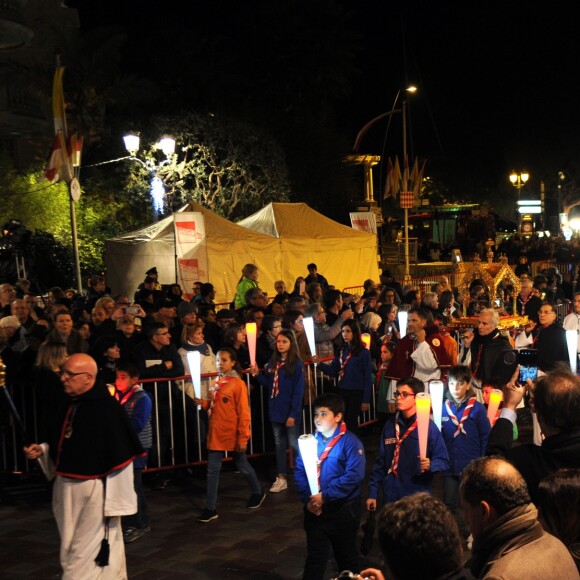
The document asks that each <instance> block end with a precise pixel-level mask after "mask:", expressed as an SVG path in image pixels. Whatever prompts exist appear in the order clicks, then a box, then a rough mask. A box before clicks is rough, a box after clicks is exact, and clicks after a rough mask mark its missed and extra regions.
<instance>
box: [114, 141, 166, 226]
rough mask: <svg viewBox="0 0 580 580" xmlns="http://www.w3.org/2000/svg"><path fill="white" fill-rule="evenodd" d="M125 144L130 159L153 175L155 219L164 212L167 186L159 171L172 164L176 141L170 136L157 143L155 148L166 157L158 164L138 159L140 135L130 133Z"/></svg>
mask: <svg viewBox="0 0 580 580" xmlns="http://www.w3.org/2000/svg"><path fill="white" fill-rule="evenodd" d="M123 141H124V142H125V149H127V152H128V153H129V159H131V160H133V161H137V162H139V163H140V164H141V165H142V166H143V167H144V168H145V170H146V171H147V172H148V173H149V174H150V175H151V182H150V190H149V191H150V193H151V197H152V199H153V211H154V214H155V218H156V219H157V216H158V215H159V214H160V213H161V212H162V211H163V202H164V199H165V186H164V184H163V180H162V179H161V178H160V177H159V171H160V170H161V168H162V167H164V166H165V165H167V164H168V163H171V161H172V159H173V156H174V154H175V139H173V138H172V137H170V136H168V135H164V136H163V137H161V139H160V140H159V141H158V143H156V145H155V148H156V149H161V151H163V154H164V155H165V159H164V160H163V161H161V162H160V163H156V162H155V160H154V159H151V158H148V159H145V161H143V160H142V159H139V157H137V153H138V152H139V146H140V139H139V134H138V133H129V134H127V135H125V136H123Z"/></svg>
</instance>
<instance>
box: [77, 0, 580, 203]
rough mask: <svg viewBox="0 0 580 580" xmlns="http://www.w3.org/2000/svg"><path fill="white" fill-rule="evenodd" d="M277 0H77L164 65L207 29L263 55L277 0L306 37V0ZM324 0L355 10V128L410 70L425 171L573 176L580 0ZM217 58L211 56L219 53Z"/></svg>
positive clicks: (349, 115) (459, 175) (346, 129)
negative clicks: (262, 34) (261, 28)
mask: <svg viewBox="0 0 580 580" xmlns="http://www.w3.org/2000/svg"><path fill="white" fill-rule="evenodd" d="M276 2H278V4H279V5H282V4H284V0H275V2H272V1H270V2H268V3H264V2H258V1H248V2H239V1H236V2H233V1H232V2H227V1H215V2H210V3H201V2H191V1H190V2H182V1H180V2H175V1H172V0H166V1H164V2H160V1H156V2H152V1H150V0H139V1H136V0H127V1H125V2H110V1H109V0H98V1H91V0H76V2H75V4H76V5H78V6H79V7H80V8H81V19H82V25H83V27H84V28H86V29H88V28H91V27H95V26H97V25H99V24H111V23H115V24H118V25H122V26H123V27H125V28H126V30H127V31H128V33H129V35H130V37H131V39H132V40H133V41H134V42H137V45H136V46H137V47H136V48H135V45H134V48H133V49H132V50H131V51H128V52H127V54H126V60H125V65H126V66H127V67H128V68H134V69H135V70H137V71H139V72H140V73H141V74H154V71H155V69H156V68H158V67H160V66H162V63H163V62H167V60H168V59H171V61H172V62H173V63H174V64H173V65H172V66H175V62H178V61H179V59H180V58H181V57H183V58H184V59H185V61H186V63H187V58H188V52H189V51H188V50H187V43H188V42H190V43H191V46H195V45H196V42H197V36H196V31H199V30H203V31H204V34H208V35H210V36H211V34H215V35H216V38H219V37H223V38H227V39H228V42H231V46H233V47H235V46H237V47H239V48H240V51H239V53H240V56H242V55H244V56H245V57H246V59H247V55H248V54H249V53H248V49H247V46H248V44H252V45H254V46H253V48H254V49H255V51H256V60H257V61H258V60H259V59H260V50H262V49H263V50H267V49H266V48H265V47H260V43H259V38H258V36H259V32H258V34H257V33H256V29H253V30H249V29H248V26H247V23H248V22H251V20H252V18H255V19H256V20H259V16H258V15H259V14H260V13H261V12H263V9H264V6H265V5H266V4H267V5H268V7H269V14H270V17H271V16H272V14H274V17H273V18H272V21H271V22H266V23H262V24H264V25H267V26H272V27H276V28H279V29H280V34H281V35H286V36H285V37H284V38H285V41H286V42H287V43H292V42H294V41H296V40H298V41H300V40H301V41H304V40H303V38H302V35H303V34H306V33H305V32H304V31H305V30H306V29H307V28H309V27H308V26H307V25H306V24H305V23H304V26H302V25H301V21H300V17H301V14H300V10H301V3H300V2H293V6H295V7H296V11H297V12H298V13H297V14H296V18H295V19H293V21H292V22H291V23H289V24H288V27H287V28H286V29H285V28H284V22H283V21H276V17H275V11H274V12H273V8H272V7H273V6H276ZM319 3H320V4H321V5H324V6H328V5H332V4H335V5H337V6H339V7H340V8H344V9H346V10H348V13H349V17H348V22H347V25H346V28H347V30H346V33H347V34H346V35H343V37H342V38H344V37H345V36H346V37H347V38H349V39H351V40H349V41H348V42H351V41H352V46H351V47H348V48H352V49H353V50H354V51H355V54H356V61H355V67H356V69H357V74H356V75H354V76H353V77H352V78H351V79H349V82H350V95H349V96H348V97H346V98H343V97H341V98H340V99H339V98H338V97H337V101H336V103H335V104H334V105H335V108H336V111H337V119H336V124H337V126H338V128H339V130H340V131H341V132H342V133H343V134H344V135H345V137H346V138H347V139H348V140H350V142H352V143H354V139H355V137H356V134H357V132H358V130H359V129H360V128H361V127H362V126H363V125H364V124H365V123H366V122H367V121H369V120H370V119H371V118H373V117H374V116H376V115H379V114H380V113H383V112H385V111H387V110H389V109H390V108H391V105H392V102H393V99H394V96H395V94H396V93H397V90H398V89H399V88H400V87H402V86H403V85H404V84H405V83H406V82H412V83H414V84H416V85H417V86H418V87H419V89H420V92H419V93H418V94H417V95H415V96H414V97H412V101H410V117H411V123H410V125H411V126H410V139H409V141H410V144H409V152H410V153H413V154H414V155H416V156H418V157H419V158H420V159H424V158H427V170H426V173H427V174H429V173H430V172H437V171H440V178H441V179H444V180H447V182H448V183H449V187H450V188H451V189H462V190H464V191H468V190H470V189H472V190H473V191H474V192H479V193H481V194H482V195H484V194H485V192H488V191H495V192H498V191H502V190H506V189H507V190H510V188H511V185H510V184H509V181H508V175H509V173H510V172H511V171H512V169H515V170H527V171H528V172H529V173H530V176H531V178H530V182H529V183H528V185H527V186H526V188H527V190H528V191H529V192H530V194H532V193H538V192H539V181H540V180H544V181H545V182H546V185H547V187H548V190H550V188H551V187H553V185H554V184H555V182H556V177H557V173H558V171H565V173H566V175H567V179H568V184H569V186H573V184H574V180H575V179H576V174H577V173H578V171H577V165H578V163H577V160H578V153H579V152H580V112H579V106H578V103H579V97H580V95H579V91H578V88H579V81H578V75H579V73H580V70H579V69H580V67H579V63H580V58H579V57H580V35H579V34H578V22H579V18H578V16H579V15H580V10H579V9H578V8H570V7H569V6H568V4H569V3H564V2H560V1H556V2H551V3H549V4H548V3H530V2H496V1H492V2H485V3H481V2H479V3H474V2H458V1H457V2H454V1H434V2H425V1H417V0H412V1H405V2H397V3H394V2H388V1H380V0H369V1H360V2H358V1H357V2H345V1H336V2H332V1H330V0H327V1H325V0H310V2H308V3H306V4H309V5H310V10H305V11H304V18H305V19H309V24H310V28H311V27H312V26H320V27H325V26H326V25H329V26H332V23H328V22H324V21H321V22H319V23H315V24H313V23H312V14H313V12H312V11H313V10H315V8H314V9H313V8H312V7H313V6H314V7H316V6H317V5H318V4H319ZM69 5H73V0H69ZM283 19H284V17H282V18H281V20H283ZM290 27H291V28H290ZM403 31H404V32H403ZM403 37H404V40H403ZM278 46H280V45H278ZM281 46H284V44H281ZM184 47H185V48H184ZM277 49H278V48H277ZM236 52H237V51H236V50H235V49H234V50H232V54H231V64H232V66H231V74H241V73H240V70H243V69H244V68H246V67H249V66H251V64H252V63H249V62H248V61H247V60H246V61H242V62H239V63H236ZM208 62H209V64H208V68H209V67H211V55H210V54H208ZM186 63H185V64H184V66H187V64H186ZM189 64H191V62H190V63H189ZM315 64H316V63H314V65H315ZM221 74H227V72H226V73H223V72H222V73H221ZM214 80H215V79H214ZM232 98H234V99H235V98H236V95H232ZM385 128H386V123H385V122H382V123H379V124H378V125H377V126H376V128H375V129H373V130H372V131H371V132H369V134H368V136H367V137H366V138H365V141H364V142H363V147H362V148H361V152H364V153H372V154H379V155H384V154H385V153H386V155H391V156H394V155H395V154H398V155H399V156H401V149H402V147H401V128H400V121H398V120H396V119H395V120H394V121H393V123H392V125H391V127H390V129H389V134H388V137H387V138H385ZM385 142H386V146H385ZM345 153H348V151H345Z"/></svg>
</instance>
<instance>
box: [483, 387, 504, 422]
mask: <svg viewBox="0 0 580 580" xmlns="http://www.w3.org/2000/svg"><path fill="white" fill-rule="evenodd" d="M502 399H503V393H502V392H501V391H500V390H499V389H493V391H491V393H490V394H489V405H488V407H487V418H488V419H489V422H490V424H491V426H492V427H493V424H494V423H495V419H496V415H497V410H498V409H499V404H500V403H501V401H502Z"/></svg>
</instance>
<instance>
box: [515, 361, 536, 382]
mask: <svg viewBox="0 0 580 580" xmlns="http://www.w3.org/2000/svg"><path fill="white" fill-rule="evenodd" d="M537 378H538V367H527V366H524V365H520V376H519V378H518V382H520V383H522V384H524V383H525V382H526V381H527V380H528V379H530V380H531V381H535V380H536V379H537Z"/></svg>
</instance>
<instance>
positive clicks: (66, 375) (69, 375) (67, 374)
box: [58, 369, 91, 379]
mask: <svg viewBox="0 0 580 580" xmlns="http://www.w3.org/2000/svg"><path fill="white" fill-rule="evenodd" d="M58 374H59V375H60V376H61V377H64V378H65V379H74V378H75V377H78V376H79V375H90V374H91V373H88V372H87V371H81V372H80V373H73V372H72V371H67V370H66V369H61V370H60V372H59V373H58Z"/></svg>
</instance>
